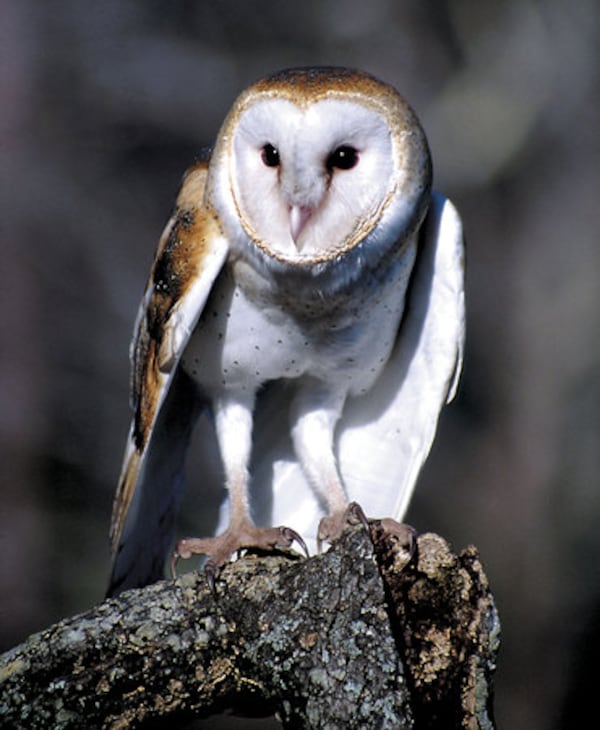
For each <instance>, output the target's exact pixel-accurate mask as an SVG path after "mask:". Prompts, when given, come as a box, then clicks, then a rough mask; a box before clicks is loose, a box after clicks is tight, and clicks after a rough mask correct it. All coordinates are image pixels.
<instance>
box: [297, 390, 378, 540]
mask: <svg viewBox="0 0 600 730" xmlns="http://www.w3.org/2000/svg"><path fill="white" fill-rule="evenodd" d="M345 399H346V394H345V393H338V392H335V391H333V392H332V391H331V390H330V389H328V388H326V386H324V385H315V384H314V383H310V384H309V385H307V386H305V387H304V388H302V389H301V390H300V391H299V393H298V394H297V396H296V398H295V400H294V403H293V405H292V411H291V416H292V421H293V426H292V441H293V443H294V449H295V451H296V455H297V457H298V461H299V462H300V464H301V466H302V469H303V470H304V473H305V474H306V477H307V479H308V481H309V482H310V484H311V485H312V487H313V488H314V489H315V491H316V492H317V494H319V495H320V496H321V497H322V498H323V500H324V502H325V505H326V507H327V512H328V514H327V516H326V517H323V518H322V519H321V521H320V522H319V528H318V531H317V545H318V547H319V551H320V549H321V544H322V543H323V542H324V541H327V542H331V541H332V540H335V539H336V538H337V537H339V536H340V535H341V533H342V531H343V530H344V528H345V527H347V526H348V525H353V524H354V525H356V524H359V523H361V524H363V526H364V527H365V529H367V530H368V529H369V527H368V522H367V519H366V517H365V515H364V512H363V511H362V509H361V507H360V506H359V505H358V504H356V503H355V502H348V496H347V494H346V490H345V489H344V485H343V482H342V479H341V477H340V474H339V471H338V467H337V463H336V459H335V454H334V448H333V442H334V432H335V425H336V423H337V421H338V419H339V417H340V414H341V412H342V408H343V407H344V402H345Z"/></svg>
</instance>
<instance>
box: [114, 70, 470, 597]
mask: <svg viewBox="0 0 600 730" xmlns="http://www.w3.org/2000/svg"><path fill="white" fill-rule="evenodd" d="M431 176H432V173H431V161H430V153H429V149H428V145H427V141H426V138H425V134H424V132H423V130H422V128H421V125H420V123H419V121H418V119H417V117H416V116H415V114H414V112H413V111H412V110H411V108H410V107H409V105H408V104H407V103H406V101H405V100H404V99H403V98H402V97H401V96H400V95H399V94H398V92H397V91H396V90H395V89H394V88H392V87H391V86H389V85H387V84H385V83H382V82H381V81H379V80H377V79H375V78H373V77H372V76H370V75H368V74H366V73H362V72H359V71H354V70H347V69H339V68H304V69H292V70H287V71H283V72H280V73H277V74H275V75H273V76H270V77H268V78H265V79H263V80H261V81H258V82H257V83H255V84H254V85H252V86H251V87H250V88H248V89H247V90H246V91H244V92H243V93H242V94H241V96H240V97H239V98H238V99H237V101H236V102H235V103H234V105H233V107H232V109H231V111H230V112H229V114H228V116H227V117H226V119H225V121H224V123H223V126H222V127H221V130H220V132H219V134H218V136H217V139H216V143H215V145H214V148H213V150H212V152H211V153H210V154H209V155H207V156H206V159H203V160H201V161H199V162H197V163H196V164H195V165H194V166H193V167H192V168H191V169H190V170H189V171H188V172H187V174H186V176H185V177H184V181H183V185H182V188H181V191H180V193H179V197H178V198H177V201H176V206H175V211H174V213H173V216H172V218H171V220H170V221H169V223H168V224H167V227H166V229H165V231H164V233H163V235H162V238H161V239H160V242H159V245H158V251H157V254H156V258H155V261H154V264H153V267H152V270H151V273H150V277H149V281H148V284H147V288H146V291H145V294H144V297H143V300H142V303H141V306H140V309H139V312H138V316H137V322H136V326H135V336H134V340H133V343H132V348H131V358H132V384H131V388H132V401H133V411H134V415H133V422H132V425H131V430H130V434H129V439H128V443H127V447H126V453H125V457H124V463H123V467H122V472H121V477H120V481H119V485H118V489H117V494H116V498H115V503H114V508H113V518H112V524H111V541H112V554H113V564H112V575H111V583H110V589H109V592H110V593H111V594H116V593H118V592H120V591H121V590H123V589H125V588H128V587H135V586H143V585H145V584H148V583H150V582H153V581H155V580H157V579H159V578H160V577H161V576H162V574H163V570H164V565H165V561H166V557H167V554H168V552H169V548H170V546H171V544H172V540H173V532H174V517H175V514H176V511H177V508H178V506H179V504H180V498H181V493H182V484H183V473H184V462H185V456H186V450H187V447H188V443H189V442H190V440H191V443H192V448H193V449H194V450H195V451H198V450H200V451H201V452H202V454H203V455H202V457H201V460H202V461H203V463H206V465H207V468H206V483H200V484H195V485H193V486H194V488H195V489H198V490H202V494H204V495H205V496H204V498H203V499H204V502H203V503H204V505H205V507H206V511H207V513H210V514H211V515H212V524H211V525H210V527H209V530H208V534H207V535H206V536H204V537H202V538H188V539H183V540H180V541H179V543H177V547H176V549H175V555H176V556H181V557H189V556H191V555H192V554H196V553H197V554H203V555H205V556H206V561H207V562H206V570H207V574H209V575H214V573H215V571H218V570H219V569H220V568H221V567H222V566H223V565H224V564H225V563H226V562H227V561H229V560H230V558H231V557H232V556H233V555H235V554H236V553H238V552H239V551H240V550H241V549H243V548H252V547H257V548H266V549H271V548H278V547H287V546H290V545H291V544H292V543H293V542H297V543H298V544H299V545H300V546H302V547H306V546H307V545H308V546H310V547H311V549H314V546H315V544H316V543H317V542H319V543H320V542H323V541H331V540H333V539H334V538H335V537H336V536H338V535H339V534H340V532H341V531H342V529H343V528H344V526H345V525H346V523H347V521H348V519H349V514H350V513H351V511H352V510H351V509H350V505H353V504H358V505H360V507H362V510H363V511H364V513H365V514H367V515H369V516H373V517H376V516H388V517H391V518H394V519H396V520H401V519H402V517H403V515H404V513H405V511H406V508H407V505H408V502H409V499H410V496H411V493H412V490H413V487H414V484H415V481H416V479H417V476H418V474H419V471H420V469H421V467H422V465H423V462H424V460H425V459H426V457H427V454H428V452H429V449H430V446H431V443H432V440H433V437H434V433H435V430H436V427H437V421H438V416H439V412H440V410H441V408H442V406H443V404H444V402H445V401H448V400H450V399H451V398H452V397H453V394H454V391H455V388H456V383H457V379H458V376H459V373H460V369H461V362H462V350H463V337H464V295H463V243H462V228H461V222H460V218H459V216H458V214H457V212H456V210H455V208H454V207H453V206H452V204H451V203H450V202H449V201H448V200H447V199H446V198H444V197H443V196H442V195H440V194H439V193H437V192H434V191H433V190H432V188H431ZM199 416H202V417H201V419H200V420H201V422H202V424H203V425H202V427H201V428H200V432H201V433H200V435H199V436H198V437H197V438H196V439H194V438H193V437H192V430H193V427H194V424H195V422H196V421H197V419H198V417H199ZM215 451H218V457H219V458H218V459H217V460H216V461H217V464H216V466H214V465H215ZM210 465H212V466H211V467H210V469H209V466H210ZM211 470H212V472H213V475H214V474H215V473H216V474H217V477H216V478H218V479H221V480H222V485H220V487H221V488H220V490H219V488H217V489H215V487H214V484H213V485H212V486H211V485H210V484H209V482H210V481H211V479H214V476H212V477H211V475H210V474H209V472H210V471H211ZM215 501H216V502H217V503H218V502H219V501H222V504H221V506H220V508H219V506H218V504H215Z"/></svg>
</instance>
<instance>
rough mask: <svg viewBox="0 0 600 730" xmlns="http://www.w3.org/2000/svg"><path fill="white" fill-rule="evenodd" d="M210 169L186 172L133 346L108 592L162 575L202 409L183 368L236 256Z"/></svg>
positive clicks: (204, 166) (201, 166) (203, 164)
mask: <svg viewBox="0 0 600 730" xmlns="http://www.w3.org/2000/svg"><path fill="white" fill-rule="evenodd" d="M206 175H207V163H206V162H201V163H198V164H197V165H195V166H194V167H193V168H192V169H191V170H190V171H188V173H187V174H186V176H185V178H184V181H183V185H182V188H181V191H180V193H179V196H178V198H177V202H176V207H175V211H174V214H173V216H172V218H171V219H170V221H169V223H168V224H167V226H166V228H165V231H164V233H163V235H162V236H161V239H160V241H159V245H158V250H157V253H156V257H155V260H154V264H153V266H152V270H151V272H150V277H149V279H148V284H147V287H146V291H145V293H144V297H143V299H142V303H141V305H140V309H139V311H138V316H137V320H136V327H135V335H134V339H133V342H132V347H131V361H132V371H131V372H132V375H131V401H132V407H133V411H134V415H133V420H132V424H131V428H130V432H129V437H128V443H127V447H126V450H125V456H124V460H123V467H122V471H121V476H120V479H119V484H118V487H117V493H116V496H115V501H114V505H113V514H112V522H111V529H110V540H111V549H112V561H113V562H112V573H111V580H110V588H109V593H110V594H115V593H118V592H120V591H121V590H124V589H125V588H130V587H135V586H141V585H145V584H147V583H150V582H153V581H154V580H157V579H158V578H160V577H161V575H162V570H163V563H164V557H165V551H166V550H167V549H168V546H169V542H170V539H171V532H172V522H173V511H174V509H175V505H176V502H177V496H178V493H179V492H180V488H181V481H182V469H183V460H184V456H185V450H186V446H187V442H188V440H189V435H190V432H191V428H192V426H193V422H194V420H195V415H197V410H198V404H197V402H196V401H197V398H196V396H195V393H194V389H193V386H192V384H191V383H190V382H189V381H188V380H187V378H186V377H185V375H184V374H183V373H182V372H179V368H178V364H179V360H180V358H181V355H182V353H183V351H184V349H185V346H186V344H187V341H188V339H189V337H190V334H191V333H192V331H193V329H194V327H195V326H196V323H197V321H198V318H199V317H200V315H201V313H202V310H203V308H204V305H205V303H206V300H207V298H208V295H209V294H210V291H211V288H212V286H213V283H214V281H215V279H216V278H217V276H218V274H219V272H220V271H221V269H222V267H223V263H224V261H225V259H226V257H227V252H228V246H227V241H226V240H225V238H224V236H223V233H222V231H221V228H220V226H219V222H218V219H217V217H216V215H215V214H214V212H213V211H212V210H207V209H206V207H205V206H204V203H203V200H204V187H205V182H206Z"/></svg>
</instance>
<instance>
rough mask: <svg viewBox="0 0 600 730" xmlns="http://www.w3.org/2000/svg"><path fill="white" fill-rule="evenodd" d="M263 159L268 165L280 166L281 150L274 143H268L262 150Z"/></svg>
mask: <svg viewBox="0 0 600 730" xmlns="http://www.w3.org/2000/svg"><path fill="white" fill-rule="evenodd" d="M261 157H262V161H263V162H264V163H265V165H266V166H267V167H278V166H279V152H278V150H277V148H275V147H273V145H272V144H269V143H267V144H266V145H264V147H263V148H262V151H261Z"/></svg>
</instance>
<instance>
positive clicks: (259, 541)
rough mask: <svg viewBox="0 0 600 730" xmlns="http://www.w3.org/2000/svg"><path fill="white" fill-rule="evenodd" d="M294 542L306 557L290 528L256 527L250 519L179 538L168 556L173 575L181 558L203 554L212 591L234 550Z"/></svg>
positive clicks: (301, 542)
mask: <svg viewBox="0 0 600 730" xmlns="http://www.w3.org/2000/svg"><path fill="white" fill-rule="evenodd" d="M294 541H296V542H297V543H298V545H300V547H301V548H302V550H304V552H305V553H306V556H307V557H308V548H307V547H306V543H305V542H304V540H303V539H302V537H301V536H300V535H299V534H298V533H297V532H296V531H295V530H292V529H291V528H290V527H255V526H254V525H252V524H251V523H249V522H244V523H243V524H242V525H241V526H240V525H236V527H231V526H230V527H229V528H228V529H227V530H225V532H223V533H221V534H220V535H217V536H216V537H206V538H195V537H188V538H184V539H183V540H180V541H179V542H178V543H177V545H176V547H175V552H174V553H173V557H172V558H171V574H172V576H173V577H175V576H176V572H175V566H176V565H177V561H178V560H179V559H180V558H184V559H187V558H191V557H192V555H206V556H207V557H208V560H207V561H206V563H205V565H204V573H205V575H206V579H207V581H208V584H209V586H210V588H211V590H212V591H213V592H214V586H215V577H216V576H217V574H218V572H219V570H220V569H221V568H222V567H223V565H225V564H226V563H228V562H229V560H230V559H231V556H232V555H233V554H234V553H239V552H240V550H244V549H246V548H257V549H259V550H275V549H277V548H288V547H290V546H291V545H292V543H293V542H294Z"/></svg>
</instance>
